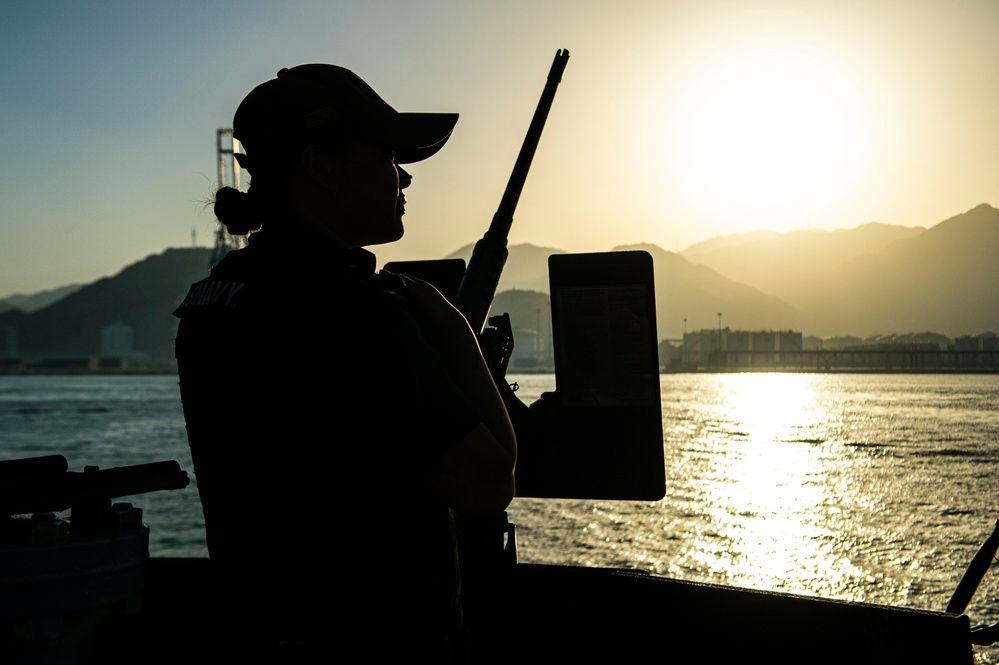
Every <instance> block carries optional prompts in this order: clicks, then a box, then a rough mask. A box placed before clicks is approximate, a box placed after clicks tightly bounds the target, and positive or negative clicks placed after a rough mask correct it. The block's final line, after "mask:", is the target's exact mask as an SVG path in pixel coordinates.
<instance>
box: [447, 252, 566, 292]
mask: <svg viewBox="0 0 999 665" xmlns="http://www.w3.org/2000/svg"><path fill="white" fill-rule="evenodd" d="M473 247H474V245H465V246H464V247H462V248H461V249H459V250H457V251H455V252H452V253H451V254H450V255H448V256H447V257H445V258H448V259H464V260H465V263H466V264H467V263H468V260H469V259H470V258H471V256H472V248H473ZM552 254H565V251H564V250H561V249H552V248H551V247H538V246H537V245H531V244H526V243H525V244H522V245H511V246H510V247H509V256H508V257H507V260H506V265H505V266H504V267H503V274H502V276H501V277H500V282H499V287H498V288H497V289H496V290H497V292H499V291H508V290H520V291H544V292H545V293H547V292H548V257H549V256H551V255H552Z"/></svg>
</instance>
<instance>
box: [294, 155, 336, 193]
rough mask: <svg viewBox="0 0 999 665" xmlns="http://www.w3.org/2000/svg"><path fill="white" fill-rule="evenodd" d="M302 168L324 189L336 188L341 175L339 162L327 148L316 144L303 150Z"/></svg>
mask: <svg viewBox="0 0 999 665" xmlns="http://www.w3.org/2000/svg"><path fill="white" fill-rule="evenodd" d="M302 167H303V168H304V169H305V172H306V174H308V176H309V177H310V178H311V179H312V180H313V181H314V182H315V183H316V184H318V185H319V186H320V187H322V188H324V189H329V188H331V187H332V186H334V185H335V184H336V181H337V179H338V177H339V174H340V169H339V162H338V161H337V160H336V159H335V158H334V156H332V155H330V153H329V152H328V151H327V150H326V149H325V148H323V147H322V146H320V145H316V144H312V145H310V146H308V147H306V148H305V149H304V150H302Z"/></svg>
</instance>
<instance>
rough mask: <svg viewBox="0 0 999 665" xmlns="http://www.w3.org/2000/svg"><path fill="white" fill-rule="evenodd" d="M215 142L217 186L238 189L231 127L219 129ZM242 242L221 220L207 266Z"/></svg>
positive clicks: (237, 167)
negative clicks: (230, 232) (231, 233)
mask: <svg viewBox="0 0 999 665" xmlns="http://www.w3.org/2000/svg"><path fill="white" fill-rule="evenodd" d="M215 136H216V138H215V144H216V148H217V150H218V175H219V179H218V183H219V184H218V188H219V189H222V188H223V187H232V188H233V189H239V163H238V162H237V161H236V157H235V155H236V153H238V152H239V140H238V139H237V138H236V137H235V136H233V135H232V129H225V128H223V129H219V130H218V131H217V132H216V134H215ZM242 246H243V243H242V242H241V241H240V240H239V239H237V238H236V237H235V236H231V235H229V232H228V231H226V228H225V225H224V224H222V223H221V222H220V223H219V225H218V229H216V231H215V247H214V249H213V250H212V257H211V259H210V260H209V264H208V267H209V268H211V267H212V266H214V265H215V264H217V263H218V262H219V261H221V260H222V257H223V256H225V255H226V254H228V253H229V251H230V250H233V249H239V248H240V247H242Z"/></svg>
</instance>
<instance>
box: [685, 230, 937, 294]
mask: <svg viewBox="0 0 999 665" xmlns="http://www.w3.org/2000/svg"><path fill="white" fill-rule="evenodd" d="M923 232H925V229H922V228H910V227H905V226H889V225H887V224H877V223H873V222H872V223H869V224H864V225H863V226H858V227H857V228H855V229H850V230H842V229H841V230H837V231H821V230H812V231H794V232H791V233H786V234H782V235H771V236H769V237H753V238H751V239H747V241H746V242H741V243H734V242H728V243H724V244H717V245H715V244H713V243H712V241H708V242H705V243H700V244H698V245H694V246H693V247H691V248H689V249H687V250H684V251H683V252H682V254H683V256H684V257H686V258H688V259H690V260H691V261H693V262H695V263H699V264H701V265H705V266H708V267H709V268H713V269H714V270H717V271H718V272H719V273H721V274H722V275H725V276H726V277H728V278H729V279H733V280H735V281H737V282H743V283H745V284H748V285H750V286H753V287H755V288H757V289H759V290H761V291H763V292H765V293H770V294H772V295H774V296H776V297H778V298H780V299H782V300H785V301H787V302H789V303H791V304H793V305H795V306H796V307H798V308H800V309H803V310H805V311H807V310H808V309H809V304H810V303H812V302H814V300H815V299H816V297H817V295H818V294H821V293H822V292H823V291H825V290H826V289H827V288H828V284H829V283H830V282H832V281H835V280H836V279H837V278H838V276H839V274H840V270H841V269H842V267H843V265H844V264H845V263H846V262H848V261H850V260H852V259H855V258H857V257H860V256H864V255H867V254H872V253H876V252H879V251H881V250H882V249H884V248H885V247H887V246H889V245H891V244H892V243H894V242H897V241H899V240H905V239H908V238H912V237H915V236H917V235H919V234H921V233H923ZM746 235H747V237H748V236H752V235H753V234H746ZM818 297H821V296H818Z"/></svg>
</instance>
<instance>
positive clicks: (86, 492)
mask: <svg viewBox="0 0 999 665" xmlns="http://www.w3.org/2000/svg"><path fill="white" fill-rule="evenodd" d="M189 482H190V479H189V478H188V477H187V473H186V472H185V471H183V470H182V469H181V468H180V465H179V464H177V462H175V461H172V460H171V461H165V462H152V463H149V464H137V465H134V466H123V467H115V468H113V469H93V470H86V471H84V472H83V473H61V472H58V471H56V472H54V473H53V472H51V470H45V471H42V473H41V474H38V475H36V474H35V473H31V472H27V473H26V474H25V475H24V476H21V477H16V478H7V479H5V480H4V481H3V482H0V516H2V515H19V514H22V513H37V512H55V511H60V510H66V509H68V508H71V507H73V506H74V505H75V504H79V503H81V502H85V501H93V500H95V499H101V498H108V499H110V498H114V497H122V496H131V495H133V494H145V493H146V492H156V491H159V490H173V489H181V488H184V487H187V485H188V483H189Z"/></svg>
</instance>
